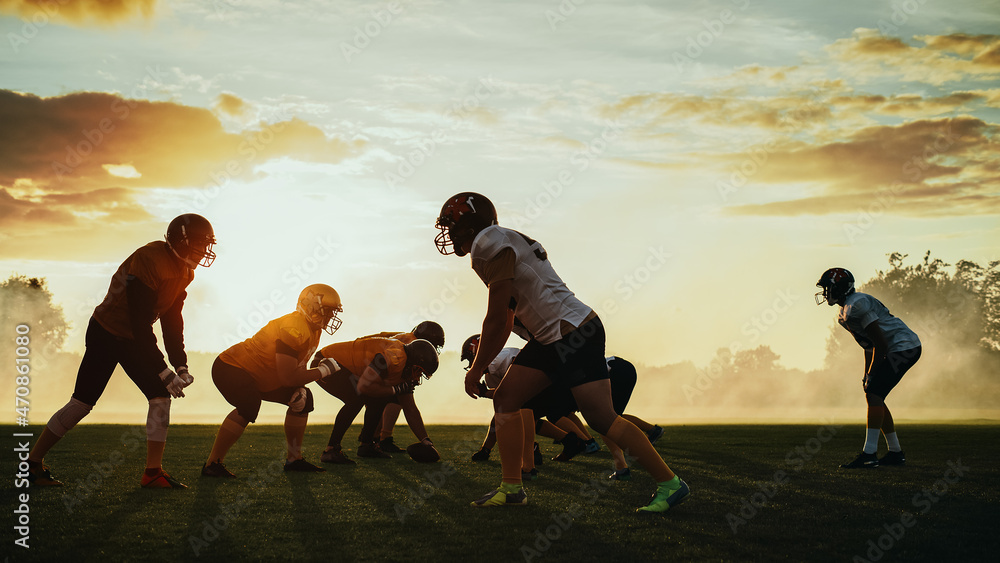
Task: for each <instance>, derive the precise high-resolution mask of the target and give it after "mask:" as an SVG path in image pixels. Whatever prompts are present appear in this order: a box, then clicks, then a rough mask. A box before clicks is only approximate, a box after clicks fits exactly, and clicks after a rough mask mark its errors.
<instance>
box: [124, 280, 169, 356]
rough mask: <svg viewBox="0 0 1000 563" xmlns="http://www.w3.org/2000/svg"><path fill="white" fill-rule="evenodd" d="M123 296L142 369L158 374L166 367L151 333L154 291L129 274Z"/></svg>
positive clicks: (154, 336)
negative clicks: (126, 304) (126, 301)
mask: <svg viewBox="0 0 1000 563" xmlns="http://www.w3.org/2000/svg"><path fill="white" fill-rule="evenodd" d="M125 297H126V299H127V300H128V319H129V324H130V326H131V328H132V339H133V342H134V343H135V347H136V356H137V358H138V359H139V361H140V362H142V364H143V369H146V370H148V371H149V372H150V373H154V374H158V373H160V372H162V371H163V370H164V369H166V367H167V363H166V362H164V361H163V352H160V349H159V348H158V347H157V346H156V335H155V334H153V322H154V321H155V320H156V313H155V312H154V306H155V304H156V292H155V291H153V290H152V289H150V288H149V286H148V285H146V284H144V283H143V282H142V281H140V280H139V278H137V277H135V276H132V275H129V276H127V277H126V278H125Z"/></svg>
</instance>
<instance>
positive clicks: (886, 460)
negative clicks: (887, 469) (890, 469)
mask: <svg viewBox="0 0 1000 563" xmlns="http://www.w3.org/2000/svg"><path fill="white" fill-rule="evenodd" d="M905 463H906V454H904V453H903V452H901V451H900V452H889V453H887V454H885V455H884V456H882V458H881V459H879V460H878V464H879V465H904V464H905Z"/></svg>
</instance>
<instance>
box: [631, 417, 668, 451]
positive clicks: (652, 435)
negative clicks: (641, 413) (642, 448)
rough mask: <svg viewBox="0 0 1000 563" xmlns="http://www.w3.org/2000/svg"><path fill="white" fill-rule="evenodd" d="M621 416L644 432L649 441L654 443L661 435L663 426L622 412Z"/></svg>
mask: <svg viewBox="0 0 1000 563" xmlns="http://www.w3.org/2000/svg"><path fill="white" fill-rule="evenodd" d="M621 416H622V418H624V419H625V420H627V421H629V422H631V423H632V424H634V425H635V427H636V428H638V429H639V430H642V431H643V432H645V433H646V437H647V438H649V441H650V443H653V444H655V443H656V441H657V440H659V439H660V438H661V437H662V436H663V428H662V427H661V426H659V425H658V424H651V423H649V422H646V421H645V420H643V419H641V418H639V417H638V416H635V415H632V414H624V413H623V414H622V415H621Z"/></svg>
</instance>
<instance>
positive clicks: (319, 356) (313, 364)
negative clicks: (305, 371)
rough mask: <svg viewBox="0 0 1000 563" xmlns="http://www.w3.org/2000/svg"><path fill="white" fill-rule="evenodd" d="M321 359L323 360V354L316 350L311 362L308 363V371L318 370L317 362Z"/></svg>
mask: <svg viewBox="0 0 1000 563" xmlns="http://www.w3.org/2000/svg"><path fill="white" fill-rule="evenodd" d="M322 359H323V352H320V351H319V350H317V351H316V355H315V356H313V359H312V361H311V362H309V369H316V368H318V367H319V362H320V360H322Z"/></svg>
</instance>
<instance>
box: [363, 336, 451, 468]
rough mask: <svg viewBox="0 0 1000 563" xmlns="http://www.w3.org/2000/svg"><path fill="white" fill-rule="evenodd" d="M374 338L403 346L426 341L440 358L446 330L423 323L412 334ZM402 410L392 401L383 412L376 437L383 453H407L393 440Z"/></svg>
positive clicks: (397, 403)
mask: <svg viewBox="0 0 1000 563" xmlns="http://www.w3.org/2000/svg"><path fill="white" fill-rule="evenodd" d="M373 336H388V337H389V338H395V339H396V340H399V341H400V342H402V343H403V344H409V343H410V342H413V341H414V340H426V341H428V342H430V343H431V344H433V345H434V348H435V349H436V350H437V353H438V356H440V355H441V349H442V348H444V328H443V327H442V326H441V325H439V324H438V323H436V322H434V321H423V322H421V323H420V324H418V325H417V326H415V327H413V330H411V331H410V332H400V333H388V332H383V333H381V334H378V335H373ZM414 408H416V405H414ZM402 409H403V406H402V405H400V404H399V402H397V401H390V402H389V404H387V405H386V406H385V411H383V412H382V422H381V423H380V424H379V428H378V429H377V430H376V431H375V436H376V437H377V438H379V442H378V447H379V449H380V450H382V451H383V452H386V453H390V454H391V453H402V452H404V451H406V450H404V449H403V448H400V447H399V446H397V445H396V443H395V442H394V441H393V439H392V429H393V427H394V426H396V421H397V420H399V413H400V411H402ZM407 420H409V419H407Z"/></svg>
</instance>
